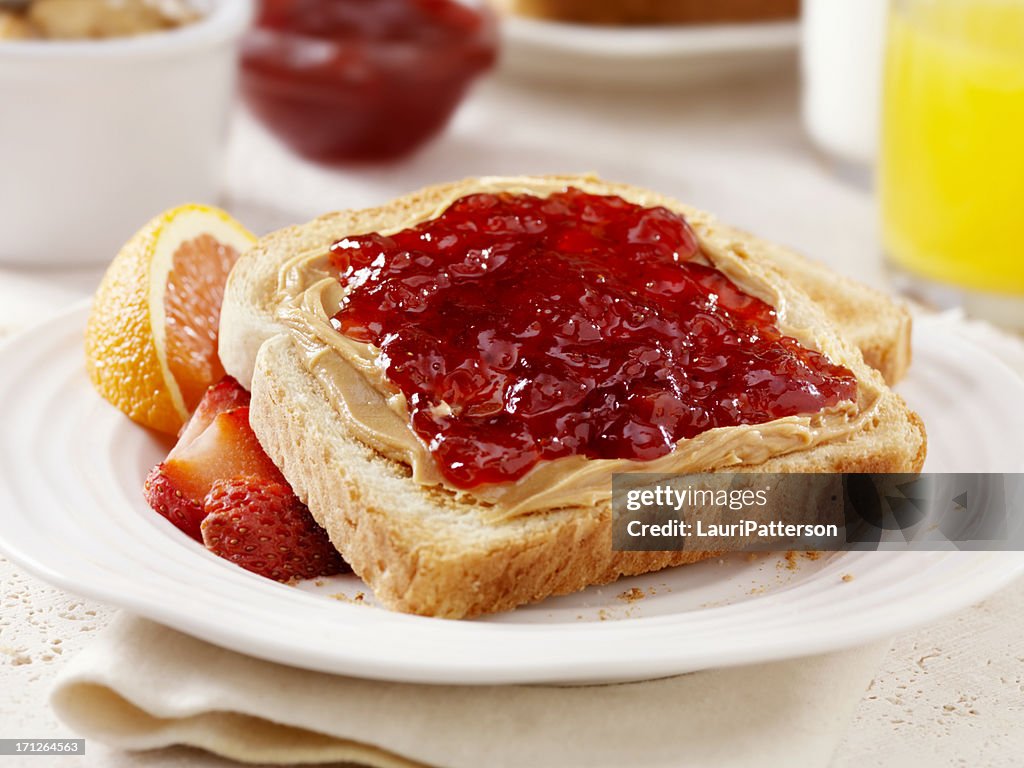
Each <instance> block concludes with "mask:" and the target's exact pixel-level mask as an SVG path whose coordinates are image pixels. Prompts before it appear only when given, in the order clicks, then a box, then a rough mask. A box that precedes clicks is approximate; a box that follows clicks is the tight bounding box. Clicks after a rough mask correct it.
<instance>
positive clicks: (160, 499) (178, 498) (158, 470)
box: [143, 464, 206, 541]
mask: <svg viewBox="0 0 1024 768" xmlns="http://www.w3.org/2000/svg"><path fill="white" fill-rule="evenodd" d="M143 494H144V495H145V497H146V503H148V504H149V506H151V507H152V508H153V509H155V510H156V511H157V512H159V513H160V514H161V515H163V516H164V517H166V518H167V519H168V520H170V521H171V522H172V523H174V524H175V525H176V526H178V528H180V529H181V530H183V531H184V532H185V533H187V534H188V535H189V536H191V537H192V538H193V539H196V540H197V541H202V533H200V531H199V524H200V523H202V522H203V518H204V517H206V512H204V511H203V505H202V504H201V503H199V502H198V501H196V500H195V499H193V498H191V497H188V496H185V494H184V493H182V492H181V491H180V490H179V489H178V488H177V486H176V485H175V483H174V480H173V479H172V478H171V477H168V475H167V465H166V464H157V465H156V466H155V467H153V469H152V471H150V473H149V476H148V477H147V478H146V485H145V488H144V489H143Z"/></svg>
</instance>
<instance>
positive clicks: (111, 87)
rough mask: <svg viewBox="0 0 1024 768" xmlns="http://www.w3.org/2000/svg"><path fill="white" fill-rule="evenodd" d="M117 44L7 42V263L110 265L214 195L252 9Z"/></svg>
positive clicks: (2, 64) (242, 0) (236, 1)
mask: <svg viewBox="0 0 1024 768" xmlns="http://www.w3.org/2000/svg"><path fill="white" fill-rule="evenodd" d="M204 7H205V8H206V9H207V10H206V13H205V15H204V17H203V18H202V20H200V21H198V22H196V23H194V24H190V25H188V26H185V27H181V28H180V29H176V30H172V31H169V32H163V33H158V34H152V35H144V36H139V37H132V38H117V39H111V40H102V41H94V40H84V41H70V42H64V41H32V42H16V43H5V44H0V262H6V263H8V264H27V265H71V264H95V263H102V262H106V261H109V260H110V259H111V258H113V256H114V254H115V253H116V252H117V249H118V246H120V245H121V244H122V243H123V242H124V241H125V240H126V239H127V238H128V237H129V236H130V235H131V234H132V232H134V231H135V230H136V229H138V228H139V227H140V226H141V225H142V224H144V223H145V222H146V221H147V220H148V219H149V218H150V217H152V216H153V215H155V214H157V213H159V212H160V211H161V210H163V209H164V208H167V207H170V206H172V205H177V204H179V203H184V202H191V201H201V202H207V201H211V200H213V199H214V198H216V196H217V194H218V191H219V181H220V175H221V173H220V172H221V161H222V148H223V143H224V140H225V138H226V128H227V117H228V114H229V111H230V108H231V104H232V101H233V98H234V92H235V77H236V65H237V43H238V41H239V38H240V37H241V35H242V33H243V32H244V30H245V29H246V27H247V26H248V24H249V22H250V20H251V17H252V0H207V2H206V3H205V5H204Z"/></svg>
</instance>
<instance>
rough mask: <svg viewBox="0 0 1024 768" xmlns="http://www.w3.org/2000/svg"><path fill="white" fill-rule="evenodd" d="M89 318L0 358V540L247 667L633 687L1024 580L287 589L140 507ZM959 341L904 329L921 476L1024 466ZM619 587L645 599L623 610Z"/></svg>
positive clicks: (349, 582)
mask: <svg viewBox="0 0 1024 768" xmlns="http://www.w3.org/2000/svg"><path fill="white" fill-rule="evenodd" d="M85 316H86V310H85V308H79V309H76V310H74V311H72V312H70V313H67V314H64V315H63V316H61V317H58V318H57V319H54V320H52V321H50V322H47V323H45V324H44V325H42V326H39V327H38V328H36V329H34V330H32V331H31V332H29V333H27V334H23V335H21V336H19V337H17V338H16V339H13V340H11V341H10V342H8V343H7V344H6V345H5V346H4V347H3V348H2V349H0V402H2V403H3V407H4V420H3V429H2V431H0V483H2V485H0V509H2V514H3V523H2V528H0V545H2V549H3V550H4V552H5V553H6V554H8V555H9V556H10V557H11V558H12V559H13V560H15V561H16V562H18V563H19V564H21V565H22V566H23V567H25V568H26V569H28V570H30V571H31V572H33V573H35V574H36V575H38V576H40V577H41V578H43V579H46V580H47V581H50V582H52V583H54V584H57V585H59V586H61V587H63V588H65V589H68V590H70V591H72V592H76V593H79V594H82V595H84V596H87V597H90V598H93V599H96V600H100V601H103V602H107V603H110V604H113V605H116V606H120V607H123V608H125V609H127V610H129V611H133V612H135V613H137V614H140V615H142V616H146V617H148V618H151V619H154V620H156V621H159V622H162V623H164V624H166V625H168V626H171V627H174V628H176V629H179V630H181V631H183V632H187V633H189V634H192V635H195V636H197V637H201V638H204V639H206V640H209V641H211V642H213V643H217V644H219V645H223V646H226V647H230V648H234V649H236V650H238V651H241V652H244V653H248V654H252V655H254V656H260V657H263V658H267V659H272V660H275V661H279V662H283V663H286V664H291V665H294V666H300V667H307V668H310V669H317V670H324V671H329V672H338V673H347V674H352V675H358V676H360V677H370V678H381V679H389V680H403V681H414V682H438V683H442V682H444V683H469V684H474V683H496V682H520V683H527V682H548V681H559V682H603V681H618V680H637V679H643V678H650V677H656V676H659V675H670V674H675V673H682V672H687V671H692V670H697V669H702V668H707V667H712V666H724V665H732V664H743V663H748V662H757V661H765V660H769V659H779V658H787V657H793V656H799V655H803V654H809V653H818V652H823V651H829V650H833V649H837V648H842V647H845V646H851V645H854V644H857V643H862V642H865V641H868V640H872V639H875V638H880V637H884V636H887V635H891V634H893V633H895V632H898V631H900V630H903V629H907V628H908V627H911V626H913V625H916V624H920V623H922V622H926V621H929V620H931V619H934V618H935V617H937V616H939V615H940V614H943V613H947V612H949V611H952V610H955V609H957V608H960V607H962V606H966V605H968V604H970V603H972V602H975V601H977V600H979V599H981V598H983V597H985V596H986V595H988V594H989V593H991V592H992V591H993V590H995V589H997V588H998V587H1000V586H1001V585H1003V584H1005V583H1006V582H1008V581H1009V580H1010V579H1011V578H1013V576H1014V575H1015V574H1016V573H1018V572H1020V571H1021V570H1022V566H1024V562H1022V556H1021V555H1020V554H1019V553H1001V554H995V553H970V552H919V553H892V552H886V553H870V552H851V553H832V554H828V555H823V556H822V557H821V558H820V559H818V560H809V559H806V558H804V557H798V558H797V560H796V562H795V565H794V567H790V564H789V563H787V562H786V561H785V560H783V559H780V558H777V557H775V556H771V555H766V556H763V557H760V558H759V559H757V560H755V561H750V560H748V559H747V558H746V557H743V556H739V557H734V558H729V559H727V560H724V561H711V562H707V563H702V564H699V565H694V566H688V567H684V568H676V569H671V570H668V571H662V572H660V573H656V574H650V575H647V576H643V577H635V578H630V579H625V580H623V581H620V582H619V583H617V584H613V585H609V586H606V587H603V588H591V589H588V590H586V591H584V592H581V593H579V594H576V595H571V596H567V597H561V598H555V599H550V600H546V601H544V602H542V603H540V604H539V605H535V606H531V607H528V608H523V609H520V610H516V611H513V612H509V613H505V614H502V615H499V616H495V617H492V618H489V619H485V620H478V621H465V622H458V621H446V620H442V619H429V618H422V617H416V616H406V615H402V614H397V613H391V612H389V611H386V610H383V609H380V608H377V607H374V606H373V605H372V604H371V603H372V597H367V598H366V599H365V600H364V601H363V603H364V604H359V602H358V594H359V593H360V592H364V591H365V592H367V594H368V590H366V589H365V587H363V586H362V585H361V584H360V582H359V581H358V580H357V579H356V578H355V577H353V576H348V577H339V578H334V579H325V580H323V582H321V583H319V584H317V583H312V582H311V583H307V584H304V585H303V586H301V587H298V588H296V587H288V586H283V585H281V584H277V583H275V582H272V581H269V580H267V579H264V578H261V577H259V576H255V575H253V574H250V573H248V572H246V571H244V570H242V569H240V568H237V567H236V566H234V565H231V564H230V563H228V562H226V561H224V560H221V559H219V558H217V557H215V556H213V555H212V554H210V553H208V552H206V551H205V550H204V549H203V548H202V547H201V546H200V545H199V544H197V543H195V542H193V541H192V540H190V539H188V538H187V537H186V536H184V535H183V534H181V533H180V532H179V531H178V530H177V529H175V528H174V527H173V526H171V525H170V524H169V523H168V522H166V521H165V520H164V519H163V518H161V517H160V516H158V515H157V514H155V513H154V512H152V511H151V510H150V509H149V508H148V507H147V506H146V504H145V502H144V501H143V499H142V493H141V488H142V483H143V478H144V477H145V474H146V472H147V471H148V469H149V468H150V467H151V466H152V465H153V464H154V463H156V462H157V461H159V460H160V459H161V458H162V457H163V454H164V452H165V451H166V445H164V444H162V441H161V440H159V439H157V438H156V437H155V436H154V435H153V434H151V433H149V432H147V431H145V430H143V429H141V428H140V427H138V426H136V425H134V424H132V423H131V422H130V421H128V419H126V418H125V417H124V416H122V415H121V414H120V413H119V412H118V411H116V410H115V409H114V408H112V407H111V406H109V405H108V404H107V403H105V402H104V401H102V400H101V399H100V398H99V397H98V396H97V395H96V394H95V393H94V392H93V390H92V388H91V387H90V385H89V383H88V381H87V379H86V376H85V372H84V370H83V361H82V328H83V325H84V322H85ZM954 327H955V326H952V325H943V326H937V325H931V326H924V327H922V328H921V329H920V330H919V332H917V334H916V337H915V344H916V348H915V357H916V360H915V364H914V369H913V373H912V375H911V377H910V379H909V380H908V381H907V382H906V384H905V385H904V386H902V387H901V389H902V390H903V392H904V393H905V395H906V397H907V399H908V400H909V402H910V404H911V405H912V406H913V407H914V408H916V409H917V410H918V411H919V412H920V413H921V415H922V417H923V418H924V420H925V422H926V424H927V425H928V432H929V443H930V452H929V460H928V461H929V464H928V469H931V470H961V471H972V470H987V471H1020V470H1021V469H1022V467H1021V461H1022V457H1021V452H1020V435H1021V434H1024V415H1022V413H1021V410H1020V408H1019V404H1020V402H1021V401H1022V400H1024V384H1022V382H1021V381H1020V379H1019V378H1018V377H1017V376H1016V374H1014V373H1013V372H1012V371H1010V370H1009V369H1008V368H1006V367H1004V366H1003V365H1002V364H1001V363H1000V362H999V361H998V360H997V359H996V358H994V357H992V356H991V355H990V354H989V353H987V352H985V351H984V350H983V349H981V348H979V347H976V346H974V345H973V344H971V343H969V342H968V341H966V340H964V339H963V338H962V337H960V336H958V335H957V334H956V333H955V331H954V330H953V328H954ZM846 574H849V575H850V576H852V577H853V579H852V580H850V581H844V580H843V576H844V575H846ZM633 587H637V588H638V589H640V590H642V591H643V592H644V594H645V595H647V596H646V597H644V598H643V599H641V600H638V601H636V602H632V603H629V602H627V601H624V600H623V599H622V598H620V595H621V594H622V593H623V592H625V591H626V590H628V589H631V588H633ZM330 595H336V596H337V597H335V598H333V599H332V598H331V597H330Z"/></svg>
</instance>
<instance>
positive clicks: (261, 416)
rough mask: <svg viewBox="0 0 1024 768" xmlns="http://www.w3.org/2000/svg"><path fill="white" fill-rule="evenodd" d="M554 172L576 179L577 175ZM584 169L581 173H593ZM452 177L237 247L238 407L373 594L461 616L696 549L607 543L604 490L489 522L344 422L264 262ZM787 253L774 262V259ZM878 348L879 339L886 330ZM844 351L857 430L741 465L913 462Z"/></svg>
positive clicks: (230, 331) (416, 200)
mask: <svg viewBox="0 0 1024 768" xmlns="http://www.w3.org/2000/svg"><path fill="white" fill-rule="evenodd" d="M549 178H550V177H549ZM557 178H559V179H564V180H565V182H566V183H567V184H572V183H578V182H580V177H557ZM588 183H589V185H590V186H591V187H593V185H594V180H593V179H589V180H588ZM603 187H604V188H606V189H607V190H608V193H610V194H621V193H623V192H624V191H625V192H627V193H628V194H629V195H631V196H632V197H633V198H636V196H637V194H638V193H643V191H642V190H640V191H638V190H635V189H633V188H628V187H622V186H619V185H603ZM460 190H464V192H463V193H465V194H468V193H470V192H472V191H473V183H472V181H469V182H460V183H459V184H457V185H444V186H441V187H435V188H430V189H427V190H424V191H422V192H419V193H416V194H414V195H411V196H409V197H406V198H401V199H399V200H397V201H394V202H393V203H391V204H389V205H388V206H384V207H382V208H379V209H372V210H369V211H349V212H341V213H336V214H330V215H328V216H326V217H321V218H320V219H317V220H316V221H314V222H312V223H310V224H308V225H305V226H303V227H292V228H289V229H287V230H282V231H281V232H278V233H275V234H273V235H270V236H269V237H267V238H265V239H264V240H262V241H260V243H259V244H258V245H257V247H256V248H255V249H254V251H253V252H250V253H249V254H247V255H246V256H243V258H242V259H241V260H240V261H239V264H238V266H236V269H235V271H234V272H232V275H231V278H230V279H229V284H228V290H227V296H226V298H225V306H224V309H223V310H222V324H221V354H222V360H223V361H224V364H225V368H226V369H227V370H228V371H229V372H230V373H231V374H232V375H234V376H235V377H236V378H238V379H239V380H240V381H242V382H244V383H247V384H251V388H252V393H253V396H252V405H251V410H250V418H251V421H252V425H253V428H254V430H255V432H256V434H257V436H258V437H259V439H260V442H261V444H262V445H263V447H264V448H265V449H266V450H267V452H268V454H269V455H270V456H271V458H272V459H273V460H274V461H275V463H277V464H278V466H279V467H280V468H281V470H282V472H283V473H284V475H285V477H286V478H287V479H288V480H289V482H290V483H291V484H292V486H293V487H294V488H295V490H296V492H297V493H298V494H299V496H300V497H301V498H302V499H303V500H305V501H306V503H307V504H308V505H309V507H310V510H311V512H312V514H313V516H314V517H315V518H316V519H317V521H318V522H319V523H320V524H321V525H323V526H324V528H325V529H326V530H327V531H328V534H329V535H330V536H331V539H332V541H333V542H334V544H335V546H336V547H337V548H338V549H339V551H341V553H342V554H343V555H344V556H345V558H346V560H348V562H349V563H350V564H351V565H352V567H353V570H354V571H355V572H356V573H357V574H358V575H359V576H360V577H361V578H362V579H363V580H364V581H365V582H366V583H367V584H368V585H369V586H370V587H371V588H372V589H373V591H374V594H375V595H376V597H377V599H378V600H379V601H380V602H381V603H383V604H384V605H386V606H388V607H390V608H393V609H395V610H400V611H405V612H410V613H417V614H422V615H428V616H441V617H448V618H464V617H470V616H475V615H479V614H481V613H488V612H493V611H501V610H506V609H510V608H513V607H515V606H517V605H521V604H523V603H528V602H534V601H537V600H540V599H543V598H545V597H548V596H550V595H557V594H565V593H568V592H573V591H577V590H579V589H583V588H585V587H587V586H590V585H594V584H604V583H607V582H609V581H613V580H615V579H616V578H618V577H619V576H622V575H631V574H639V573H646V572H649V571H654V570H658V569H661V568H664V567H667V566H672V565H681V564H685V563H689V562H694V561H696V560H700V559H703V558H704V557H707V556H708V554H707V553H699V552H615V551H613V550H612V544H611V506H610V504H609V503H607V502H606V503H602V504H598V505H595V506H592V507H575V508H563V509H557V510H551V511H547V512H543V513H538V514H532V515H528V516H524V517H519V518H514V519H512V520H507V521H504V522H500V523H495V522H494V521H493V520H492V519H489V516H488V509H487V508H486V507H483V506H481V505H477V504H474V503H468V502H465V501H457V500H455V498H454V496H453V495H452V494H450V493H449V492H447V491H445V490H443V489H437V488H427V487H423V486H420V485H418V484H417V483H414V482H413V481H412V480H411V479H410V477H409V474H410V473H409V468H408V467H407V466H405V465H404V464H400V463H397V462H393V461H390V460H388V459H387V458H385V457H383V456H381V455H380V454H377V453H376V452H374V451H373V450H372V449H371V448H370V447H368V446H366V445H365V444H363V443H361V442H360V441H359V440H358V439H356V438H355V437H354V436H352V435H350V434H346V432H345V430H344V427H343V425H342V424H341V422H340V420H339V419H338V418H337V417H336V414H334V412H333V406H332V405H331V403H330V402H329V400H328V398H327V397H326V396H325V393H324V391H323V389H322V384H321V383H320V382H319V381H318V380H317V379H316V377H314V376H313V375H312V374H310V373H309V372H308V370H307V369H306V367H305V365H304V362H303V359H302V357H301V356H300V354H299V352H298V351H297V349H296V347H295V344H294V342H293V340H292V338H291V337H290V336H289V334H288V333H287V331H284V332H282V330H283V329H282V328H281V327H280V326H278V325H277V324H276V322H275V321H274V319H273V311H274V307H275V305H276V301H277V276H276V273H277V269H276V268H277V265H278V264H279V263H280V262H281V261H282V260H283V259H284V258H286V257H287V256H288V255H291V254H294V253H296V252H299V251H305V250H310V249H314V248H326V247H327V246H328V245H329V244H330V243H332V242H334V241H335V240H337V239H339V238H340V237H342V236H344V235H347V234H358V233H365V232H368V231H373V230H374V229H376V228H381V229H383V228H385V227H386V226H387V222H388V221H392V220H394V221H401V220H402V218H403V217H406V218H407V217H408V215H409V213H410V212H411V211H412V212H415V211H422V210H424V209H426V210H431V209H432V208H430V206H431V205H432V203H433V204H436V201H437V200H439V199H444V198H445V197H446V196H449V195H451V194H452V193H453V191H455V192H457V191H460ZM644 194H648V193H644ZM624 196H625V195H624ZM652 197H656V196H652ZM656 199H657V202H656V203H653V204H663V202H662V201H664V198H656ZM672 207H674V208H676V209H677V210H680V211H681V212H683V213H684V215H686V216H687V218H688V219H689V220H690V221H691V223H694V222H696V224H697V226H698V227H714V226H718V225H717V222H715V221H714V220H713V219H712V218H711V217H709V216H707V215H706V214H703V213H701V212H698V211H695V210H693V209H690V208H688V207H686V206H682V205H681V204H677V203H674V202H673V203H672ZM735 236H736V237H737V238H738V239H739V243H740V244H741V245H742V247H743V249H744V250H745V251H746V252H747V254H748V255H749V256H750V257H751V258H756V259H763V260H764V261H766V262H768V263H773V264H775V263H778V262H772V261H771V250H772V249H773V248H776V246H771V244H767V243H764V242H763V241H759V240H756V239H755V238H751V237H749V236H746V235H743V234H742V233H735ZM792 258H795V259H799V258H800V257H792ZM795 263H797V264H799V263H800V262H799V261H797V262H795ZM792 264H793V262H792V261H791V262H789V264H788V265H786V264H780V265H779V266H778V267H777V268H776V269H777V271H779V272H780V273H781V271H782V270H784V269H787V268H792ZM810 269H814V267H810ZM271 276H272V279H271ZM832 280H833V283H834V280H835V278H832ZM788 290H790V293H789V298H791V299H792V300H793V301H807V298H806V296H803V295H802V294H801V293H800V292H799V291H798V290H797V289H796V288H790V289H788ZM822 322H824V320H822ZM880 346H884V345H880ZM886 348H887V349H890V350H891V348H892V344H889V345H888V346H886ZM855 363H856V364H855V368H856V369H857V370H856V371H855V373H857V375H858V379H859V380H861V381H865V382H866V381H871V383H872V385H873V386H878V387H880V388H881V394H880V396H879V399H878V401H877V406H876V408H875V410H874V412H873V417H872V418H871V419H867V420H866V423H864V424H863V425H862V427H861V428H860V429H859V431H857V432H856V433H855V434H853V435H852V436H850V437H849V438H848V439H845V440H842V441H838V442H830V443H827V444H824V445H820V446H817V447H815V448H813V449H810V450H804V451H798V452H796V453H790V454H787V455H785V456H780V457H776V458H773V459H770V460H769V461H767V462H764V463H763V464H761V465H759V466H757V467H746V468H747V469H751V468H753V469H756V470H759V471H764V472H907V471H916V470H919V469H920V467H921V465H922V464H923V461H924V454H925V449H926V440H925V435H924V430H923V425H922V424H921V422H920V419H919V418H918V417H917V416H916V414H914V413H912V412H911V411H910V410H909V409H908V408H907V407H906V405H905V404H904V403H903V401H902V399H901V398H899V397H898V396H897V395H895V394H894V393H892V392H891V391H889V390H888V389H886V388H885V387H884V385H883V384H882V383H881V380H880V378H881V377H880V376H879V375H878V374H877V373H876V372H874V371H871V370H870V369H868V368H867V367H866V366H864V365H863V363H861V362H860V361H859V360H857V361H855Z"/></svg>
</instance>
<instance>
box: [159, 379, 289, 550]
mask: <svg viewBox="0 0 1024 768" xmlns="http://www.w3.org/2000/svg"><path fill="white" fill-rule="evenodd" d="M239 475H251V476H255V477H262V478H265V479H266V480H268V481H273V482H284V477H283V476H282V475H281V472H280V471H279V470H278V468H277V467H276V466H274V462H272V461H271V460H270V457H269V456H267V454H266V452H265V451H264V450H263V447H262V446H261V445H260V443H259V440H257V439H256V434H255V433H254V432H253V431H252V427H250V426H249V393H248V392H247V391H246V390H245V389H243V388H242V386H241V385H240V384H239V383H238V382H237V381H235V380H234V379H233V378H231V377H230V376H226V377H225V378H223V379H221V380H220V381H219V382H218V383H216V384H214V385H213V386H212V387H210V388H209V389H208V390H207V391H206V394H205V395H204V396H203V399H202V400H201V401H200V403H199V406H198V408H196V412H195V413H194V414H193V415H192V418H191V419H189V421H188V423H187V424H186V425H185V427H184V429H182V431H181V435H180V436H179V437H178V442H177V444H176V445H175V446H174V448H173V449H172V450H171V452H170V453H169V454H168V455H167V459H166V461H164V462H163V463H161V464H158V465H157V466H156V467H154V468H153V470H152V471H151V472H150V473H149V476H148V477H147V478H146V484H145V488H144V495H145V497H146V501H147V502H148V503H149V506H151V507H152V508H153V509H155V510H156V511H157V512H159V513H160V514H161V515H163V516H164V517H166V518H167V519H168V520H170V521H171V522H172V523H174V525H176V526H177V527H178V528H180V529H181V530H183V531H184V532H185V533H187V534H188V535H189V536H191V537H192V538H193V539H196V540H197V541H201V540H202V533H201V532H200V531H199V524H200V523H201V522H202V521H203V517H205V514H206V513H205V512H203V499H204V498H206V494H207V493H209V492H210V488H212V487H213V484H214V482H216V481H217V480H219V479H221V478H227V477H236V476H239Z"/></svg>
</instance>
